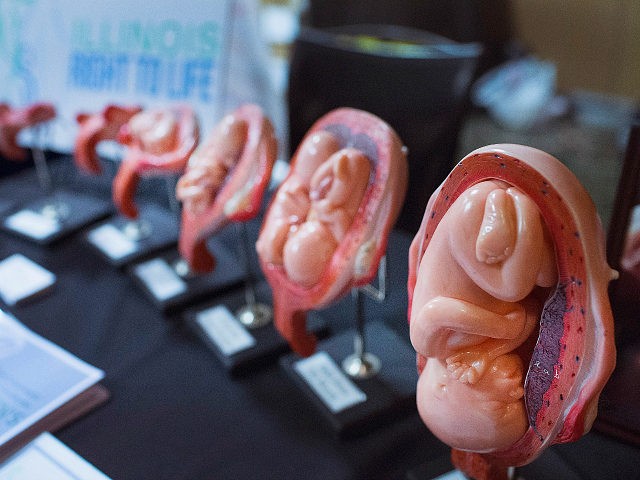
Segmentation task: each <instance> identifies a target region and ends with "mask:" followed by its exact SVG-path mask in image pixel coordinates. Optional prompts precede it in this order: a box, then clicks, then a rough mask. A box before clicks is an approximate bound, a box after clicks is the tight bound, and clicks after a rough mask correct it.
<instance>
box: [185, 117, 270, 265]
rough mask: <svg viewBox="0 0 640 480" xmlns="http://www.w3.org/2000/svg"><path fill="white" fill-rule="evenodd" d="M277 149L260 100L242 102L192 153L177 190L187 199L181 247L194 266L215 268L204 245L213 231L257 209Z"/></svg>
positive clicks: (239, 219)
mask: <svg viewBox="0 0 640 480" xmlns="http://www.w3.org/2000/svg"><path fill="white" fill-rule="evenodd" d="M277 150H278V146H277V141H276V138H275V136H274V130H273V126H272V125H271V122H270V121H269V120H268V119H267V118H266V117H265V116H264V114H263V112H262V110H261V109H260V108H259V107H258V106H256V105H244V106H242V107H240V108H238V109H237V110H236V111H234V112H233V113H231V114H229V115H227V116H225V117H224V118H223V119H222V120H221V121H220V122H219V123H218V125H216V127H215V128H214V129H213V131H212V132H211V134H210V135H209V137H208V138H207V139H206V140H205V141H204V142H203V143H202V144H201V145H200V146H199V147H198V148H197V149H196V150H195V152H194V153H193V154H192V155H191V158H190V159H189V162H188V164H187V168H186V171H185V173H184V175H183V176H182V177H181V178H180V180H179V181H178V185H177V187H176V196H177V198H178V199H179V200H180V201H181V202H182V203H183V210H182V227H181V230H180V240H179V245H178V248H179V250H180V254H181V255H182V257H183V258H184V259H185V260H187V262H188V263H189V266H190V267H191V269H192V270H193V271H194V272H208V271H211V270H212V269H213V268H214V264H215V260H214V258H213V256H212V255H211V254H210V253H209V252H208V250H207V246H206V240H207V238H208V237H209V236H210V235H212V234H213V233H215V232H216V231H218V230H220V229H221V228H222V227H224V226H225V225H226V224H228V223H229V222H231V221H235V222H245V221H247V220H250V219H251V218H253V217H255V216H256V215H257V214H258V212H259V210H260V204H261V202H262V196H263V194H264V191H265V189H266V187H267V184H268V182H269V179H270V177H271V171H272V168H273V164H274V162H275V160H276V156H277Z"/></svg>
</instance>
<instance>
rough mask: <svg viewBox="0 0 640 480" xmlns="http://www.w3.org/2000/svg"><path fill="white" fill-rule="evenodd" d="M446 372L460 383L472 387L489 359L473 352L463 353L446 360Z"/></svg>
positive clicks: (485, 367)
mask: <svg viewBox="0 0 640 480" xmlns="http://www.w3.org/2000/svg"><path fill="white" fill-rule="evenodd" d="M446 362H447V371H448V372H449V373H450V374H451V376H452V377H453V378H455V379H456V380H458V381H459V382H461V383H468V384H470V385H473V384H475V383H477V382H478V380H480V378H482V376H483V375H484V373H485V371H486V370H487V365H488V363H489V359H488V358H487V357H486V355H483V354H481V353H478V352H473V351H464V352H460V353H457V354H455V355H451V356H450V357H448V358H447V359H446Z"/></svg>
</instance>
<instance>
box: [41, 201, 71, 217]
mask: <svg viewBox="0 0 640 480" xmlns="http://www.w3.org/2000/svg"><path fill="white" fill-rule="evenodd" d="M40 213H41V214H42V216H43V217H47V218H50V219H51V220H55V221H56V222H64V221H65V220H66V219H67V218H69V207H68V205H67V204H65V203H63V202H62V201H60V200H58V199H56V198H53V199H51V201H50V202H47V203H46V204H45V205H43V206H42V209H41V210H40Z"/></svg>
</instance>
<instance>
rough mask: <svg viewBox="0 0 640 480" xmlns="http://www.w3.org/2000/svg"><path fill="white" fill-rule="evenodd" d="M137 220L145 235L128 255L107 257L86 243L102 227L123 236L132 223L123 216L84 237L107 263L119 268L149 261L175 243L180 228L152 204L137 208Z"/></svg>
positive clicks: (102, 250)
mask: <svg viewBox="0 0 640 480" xmlns="http://www.w3.org/2000/svg"><path fill="white" fill-rule="evenodd" d="M138 220H139V222H141V223H142V224H143V225H144V228H145V229H146V230H147V232H148V233H147V234H146V235H145V236H144V237H143V238H140V239H139V240H135V241H134V242H135V248H134V249H133V250H132V251H131V252H130V253H127V254H125V255H122V256H118V257H113V256H110V255H109V254H108V253H107V252H106V251H105V250H104V249H103V248H101V247H100V246H98V245H96V244H95V243H93V242H92V241H91V240H90V239H89V237H90V236H91V234H92V232H94V231H96V230H98V229H100V228H102V227H104V226H105V225H110V226H113V227H114V228H115V229H117V230H118V231H119V232H124V231H125V230H126V228H127V226H129V225H131V224H132V223H133V222H132V220H131V219H129V218H126V217H124V216H122V215H118V216H116V217H114V218H112V219H110V220H108V221H106V222H104V223H101V224H100V225H98V226H96V227H95V228H94V229H92V230H90V231H89V232H88V233H87V235H86V239H87V242H88V243H89V245H91V247H92V248H93V249H94V250H95V251H96V252H98V253H99V254H100V256H101V257H103V258H104V259H105V260H106V261H107V262H108V263H110V264H111V265H113V266H114V267H118V268H119V267H124V266H125V265H128V264H130V263H132V262H135V261H139V260H142V259H144V258H148V257H150V256H151V255H153V254H155V253H158V252H159V251H161V250H164V249H167V248H169V247H171V246H172V245H175V244H176V243H177V241H178V232H179V224H178V219H177V215H176V214H175V213H173V212H170V211H168V210H166V209H164V208H161V207H159V206H156V205H154V204H146V205H141V206H140V216H139V218H138Z"/></svg>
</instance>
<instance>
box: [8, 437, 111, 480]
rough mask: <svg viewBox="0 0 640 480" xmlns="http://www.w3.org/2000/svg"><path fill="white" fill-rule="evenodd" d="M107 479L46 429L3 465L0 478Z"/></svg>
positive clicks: (33, 479) (34, 479)
mask: <svg viewBox="0 0 640 480" xmlns="http://www.w3.org/2000/svg"><path fill="white" fill-rule="evenodd" d="M45 478H46V479H48V480H109V477H107V476H106V475H105V474H104V473H102V472H101V471H100V470H98V469H97V468H95V467H94V466H93V465H91V464H90V463H89V462H87V461H86V460H85V459H84V458H82V457H81V456H80V455H78V454H77V453H76V452H74V451H73V450H71V449H70V448H69V447H67V446H66V445H65V444H64V443H62V442H61V441H59V440H58V439H57V438H55V437H54V436H53V435H51V434H50V433H48V432H45V433H42V434H40V435H39V436H38V437H37V438H36V439H35V440H33V441H32V442H30V443H29V444H28V445H27V446H25V447H24V448H23V449H22V450H20V451H19V452H18V453H16V454H15V455H13V456H12V457H11V458H10V459H9V460H8V461H7V462H6V463H5V464H3V465H1V466H0V479H1V480H40V479H45Z"/></svg>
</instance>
